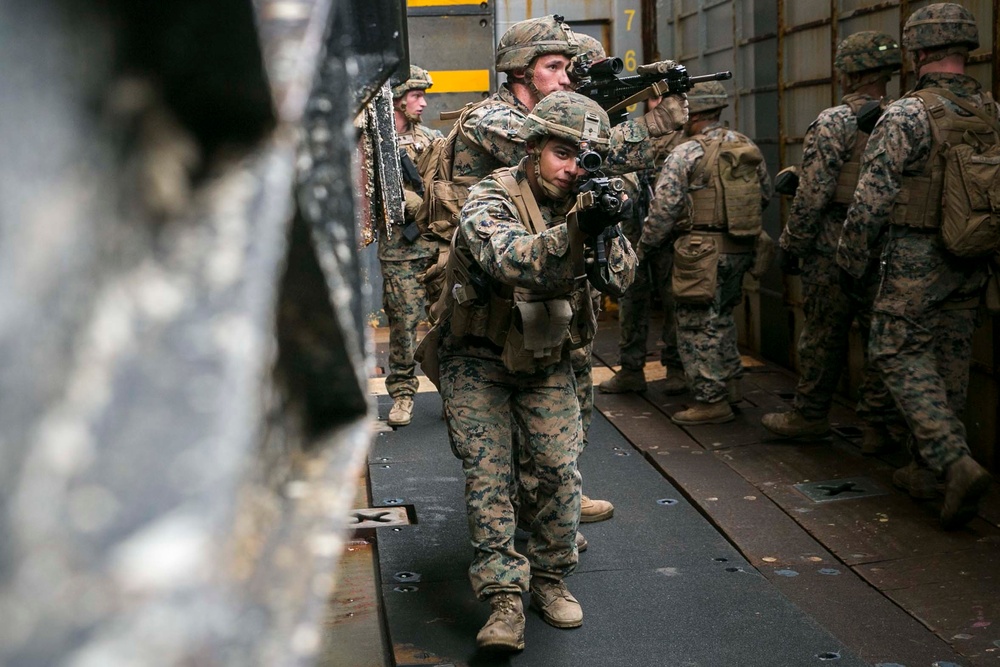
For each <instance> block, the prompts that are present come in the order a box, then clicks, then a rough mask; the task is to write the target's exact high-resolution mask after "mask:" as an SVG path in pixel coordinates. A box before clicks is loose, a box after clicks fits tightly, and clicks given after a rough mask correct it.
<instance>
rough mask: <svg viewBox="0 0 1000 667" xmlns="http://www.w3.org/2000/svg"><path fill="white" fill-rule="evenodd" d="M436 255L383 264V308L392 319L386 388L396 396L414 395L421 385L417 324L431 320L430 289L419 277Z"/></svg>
mask: <svg viewBox="0 0 1000 667" xmlns="http://www.w3.org/2000/svg"><path fill="white" fill-rule="evenodd" d="M435 259H436V258H434V257H427V258H422V259H406V260H401V261H391V262H390V261H385V260H383V261H382V262H381V265H382V308H383V309H384V310H385V316H386V318H387V319H388V320H389V373H388V374H387V375H386V378H385V389H386V391H387V392H388V393H389V396H391V397H392V398H399V397H401V396H413V394H415V393H416V392H417V387H419V386H420V381H419V380H418V379H417V375H416V368H417V364H416V362H415V361H414V360H413V353H414V352H415V351H416V349H417V326H418V325H419V324H420V323H421V322H422V321H424V320H426V319H427V311H426V304H427V290H426V287H425V286H424V285H423V284H422V283H421V282H420V280H419V279H418V278H417V276H419V275H421V274H422V273H424V272H425V271H426V270H427V269H428V268H429V267H430V266H431V265H433V264H434V261H435Z"/></svg>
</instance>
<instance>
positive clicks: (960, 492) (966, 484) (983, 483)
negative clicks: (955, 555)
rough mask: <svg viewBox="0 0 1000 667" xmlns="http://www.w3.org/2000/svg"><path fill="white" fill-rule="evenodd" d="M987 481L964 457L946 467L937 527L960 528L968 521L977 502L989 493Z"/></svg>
mask: <svg viewBox="0 0 1000 667" xmlns="http://www.w3.org/2000/svg"><path fill="white" fill-rule="evenodd" d="M991 479H992V478H991V477H990V474H989V473H988V472H986V469H985V468H983V467H982V466H981V465H979V464H978V463H976V462H975V460H973V458H972V457H971V456H969V455H968V454H966V455H964V456H963V457H962V458H960V459H959V460H957V461H955V462H954V463H952V464H951V465H950V466H948V470H947V472H946V473H945V488H944V506H943V507H942V508H941V527H942V528H944V529H945V530H952V529H954V528H961V527H962V526H964V525H965V524H967V523H968V522H969V521H970V520H972V518H973V517H974V516H976V512H977V511H978V510H979V501H980V500H982V497H983V496H984V495H986V492H987V491H989V489H990V483H991Z"/></svg>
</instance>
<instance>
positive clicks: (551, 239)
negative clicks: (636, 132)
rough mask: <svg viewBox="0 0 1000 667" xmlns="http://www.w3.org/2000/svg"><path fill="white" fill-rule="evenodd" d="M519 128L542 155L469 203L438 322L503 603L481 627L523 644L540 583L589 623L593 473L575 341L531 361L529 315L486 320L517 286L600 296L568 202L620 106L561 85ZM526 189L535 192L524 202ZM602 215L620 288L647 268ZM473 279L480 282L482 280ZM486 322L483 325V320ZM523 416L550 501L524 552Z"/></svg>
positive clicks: (478, 527)
mask: <svg viewBox="0 0 1000 667" xmlns="http://www.w3.org/2000/svg"><path fill="white" fill-rule="evenodd" d="M520 133H521V138H522V140H523V141H525V142H528V143H530V144H531V145H532V146H533V147H536V148H535V150H534V151H533V152H532V154H531V156H530V157H526V158H525V159H524V160H522V161H521V162H520V163H519V164H518V165H517V166H516V167H513V168H509V169H502V170H498V171H497V172H495V173H494V174H492V175H491V176H490V177H487V178H485V179H483V180H482V181H481V182H480V183H479V184H478V185H476V186H475V187H474V188H473V189H472V191H471V193H470V197H469V200H468V202H467V203H466V205H465V207H464V208H463V209H462V215H461V221H460V225H459V228H458V230H457V231H456V239H455V249H454V251H453V252H452V255H451V257H450V259H449V269H448V270H449V281H450V282H449V285H448V287H447V289H446V292H445V293H446V295H449V297H450V303H449V304H448V306H447V308H446V310H445V314H444V316H443V317H442V319H441V321H440V322H439V323H438V324H437V325H436V326H437V327H439V328H440V334H441V342H440V345H439V348H438V356H439V359H440V389H441V395H442V398H443V400H444V405H445V412H446V415H447V423H448V433H449V437H450V438H451V443H452V446H453V448H454V450H455V452H456V454H457V455H458V456H459V457H460V458H461V459H462V461H463V468H464V470H465V475H466V503H467V508H468V513H469V531H470V536H471V540H472V545H473V547H474V549H475V553H474V557H473V562H472V565H471V566H470V569H469V577H470V580H471V582H472V586H473V589H474V590H475V592H476V595H477V596H478V597H479V598H480V599H486V598H489V600H490V602H491V607H492V612H493V613H492V614H491V616H490V619H489V621H488V622H487V624H486V625H485V626H484V628H483V629H482V631H481V632H480V633H479V636H478V637H477V641H478V642H479V645H480V646H483V647H490V648H502V649H514V650H517V649H520V648H523V646H524V637H523V626H524V618H523V612H522V611H521V599H520V594H521V593H522V592H524V591H526V590H528V589H529V584H530V589H531V593H532V600H533V602H534V603H535V605H536V606H538V607H539V608H540V610H541V611H542V614H543V617H544V618H545V620H546V621H547V622H549V623H550V624H553V625H556V626H557V627H576V626H578V625H580V624H581V623H582V619H583V616H582V611H581V610H580V607H579V603H577V602H576V600H575V598H573V596H572V595H571V594H570V593H569V591H568V590H567V589H566V587H565V584H564V583H563V579H564V578H565V577H566V576H568V575H569V574H571V573H572V572H573V570H574V569H575V567H576V564H577V553H578V552H577V547H576V544H575V536H576V532H577V523H578V521H579V517H580V486H581V479H580V474H579V471H578V469H577V457H578V456H579V454H580V450H581V448H582V446H583V432H582V428H581V420H580V405H579V402H578V400H577V397H576V391H575V390H576V381H575V378H574V376H573V370H572V367H571V365H570V359H569V349H568V345H567V344H566V343H565V342H560V343H559V344H558V346H555V345H553V346H552V347H551V348H548V347H547V348H546V350H547V352H546V355H545V356H543V357H542V358H541V359H540V360H538V361H535V360H532V361H531V362H530V363H527V364H526V365H524V366H518V365H517V364H516V363H514V362H512V361H510V358H509V357H505V355H504V354H503V349H504V346H506V348H508V349H509V348H516V347H517V343H516V341H517V340H518V336H520V335H522V334H520V333H519V332H520V331H521V329H516V328H515V326H514V325H513V324H512V325H511V326H510V327H509V328H508V329H505V330H504V331H497V330H493V329H487V328H486V324H485V322H486V321H493V317H494V316H495V315H496V313H494V311H493V309H494V305H492V304H493V303H494V302H493V299H496V298H501V297H499V296H497V295H504V294H511V296H510V299H512V300H514V302H536V303H537V302H539V301H545V303H546V305H545V307H544V308H543V310H544V311H545V312H547V313H554V312H561V311H560V309H559V307H558V304H557V303H556V302H562V301H564V300H565V299H571V300H572V302H573V303H575V304H576V305H575V306H574V311H575V312H577V313H579V312H580V311H579V310H578V307H579V306H580V305H581V304H583V303H585V302H589V286H588V285H587V284H586V282H585V281H584V283H583V284H581V281H580V280H579V279H577V278H575V276H577V275H579V274H578V273H577V271H578V270H579V267H580V266H581V265H582V261H583V260H582V257H581V258H579V262H578V261H577V257H576V256H575V255H574V251H573V249H572V247H571V245H572V244H571V237H570V230H569V224H570V223H568V222H567V219H566V214H567V212H568V211H569V208H570V207H571V206H572V205H573V203H574V201H575V198H574V196H573V195H572V190H571V188H572V186H573V185H574V181H575V178H576V177H578V176H579V175H580V174H581V172H582V170H581V169H580V168H579V166H578V165H577V164H576V155H577V151H578V147H580V146H581V145H583V144H584V142H589V143H588V145H590V146H592V147H594V148H597V149H599V150H602V151H603V150H604V149H605V148H606V145H607V144H606V138H607V135H608V120H607V114H605V113H604V112H603V111H602V110H601V109H600V107H599V106H597V105H596V104H595V103H593V102H591V101H590V100H587V99H586V98H584V97H582V96H579V95H576V94H575V93H569V92H556V93H553V94H551V95H549V96H547V97H546V98H545V99H544V100H542V101H541V102H539V103H538V105H537V106H536V107H535V109H534V111H533V113H532V114H531V115H530V116H529V117H528V118H527V119H526V121H525V123H524V124H523V125H522V128H521V130H520ZM567 147H568V148H567ZM560 150H561V151H564V153H563V154H562V158H563V159H564V160H566V161H565V162H563V165H568V166H564V167H562V168H564V169H566V171H564V172H561V173H564V174H572V175H573V178H572V180H570V181H569V182H562V183H561V184H560V183H559V182H558V181H554V180H553V176H552V175H551V172H548V173H547V171H546V169H547V168H546V166H545V165H546V164H550V163H547V162H546V159H547V155H549V156H550V155H552V154H555V153H552V152H551V151H560ZM547 151H549V152H548V153H547ZM525 188H528V189H529V191H528V192H527V193H526V192H525ZM515 189H516V190H517V191H518V192H520V193H521V196H522V197H524V201H525V203H524V204H522V205H519V204H518V202H517V198H516V195H515V194H513V192H514V190H515ZM529 198H530V200H531V201H530V202H529V201H528V199H529ZM531 202H536V203H537V206H538V214H537V216H536V215H532V214H531V213H530V212H529V211H530V210H531V207H530V204H531ZM524 217H528V219H527V220H526V219H524ZM601 218H602V221H601V222H600V224H599V225H598V226H599V227H601V229H600V230H598V229H589V228H588V229H584V224H583V222H582V221H581V223H580V229H583V230H584V231H585V232H586V233H588V234H590V235H591V236H594V235H596V234H598V233H601V234H605V239H606V240H607V242H608V246H607V253H608V255H607V256H608V275H607V276H606V278H607V279H608V281H609V284H610V285H613V287H614V289H617V290H624V289H625V288H626V287H627V286H628V284H629V283H630V282H631V281H632V278H633V275H634V270H635V256H634V254H633V253H632V250H631V247H630V246H629V244H628V242H627V241H626V240H625V239H624V237H622V236H621V235H620V234H619V233H617V228H616V227H611V228H610V230H609V231H605V230H604V229H603V226H605V225H607V224H608V223H609V222H612V221H611V220H608V219H607V216H601ZM581 220H582V219H581ZM466 256H467V257H468V258H469V259H468V265H467V266H468V268H467V269H465V272H464V273H463V272H462V271H460V270H459V267H461V266H463V264H462V262H463V261H464V260H463V257H466ZM590 270H593V265H591V268H590ZM477 275H478V276H480V278H478V279H477V278H475V277H474V276H477ZM463 276H465V277H463ZM473 285H477V287H476V288H475V289H474V290H472V286H473ZM470 290H471V292H470ZM487 295H493V296H487ZM502 298H505V299H506V298H507V297H502ZM477 304H482V305H480V306H477ZM486 304H490V305H488V306H487V305H486ZM476 307H479V308H487V307H488V308H489V309H490V310H489V312H490V315H488V316H487V315H485V314H479V315H476V314H475V313H476V312H478V311H475V310H474V309H475V308H476ZM463 308H470V309H473V310H472V313H473V314H463V313H469V312H470V311H468V310H462V309H463ZM496 308H497V311H496V312H497V313H501V314H502V313H509V312H510V305H509V304H507V303H506V302H505V303H504V304H501V305H500V306H497V307H496ZM518 312H524V311H522V310H521V309H519V311H518ZM590 317H591V318H592V313H591V315H590ZM525 318H526V319H525V324H524V325H523V331H524V332H525V333H524V334H523V336H524V338H525V339H526V341H525V343H524V345H528V342H527V337H528V332H529V331H535V330H536V329H537V328H538V326H537V325H538V322H537V321H535V320H532V321H529V320H528V319H527V316H526V315H525ZM574 321H577V320H574ZM477 322H478V323H479V325H478V326H480V327H481V328H482V330H481V331H480V330H477V329H475V326H477V325H476V323H477ZM554 322H555V320H549V321H548V324H546V325H544V326H542V328H543V329H544V330H545V331H546V332H547V333H546V335H547V336H549V337H550V339H551V337H552V336H555V337H556V338H559V339H561V337H562V335H564V334H567V333H570V334H572V331H574V326H575V325H572V324H570V323H569V322H568V321H563V322H562V324H560V325H556V324H555V323H554ZM592 325H593V323H592V322H591V326H592ZM459 327H462V328H463V329H459ZM563 327H565V329H563ZM463 330H464V332H463ZM460 334H461V335H460ZM556 334H559V335H558V336H556ZM505 358H507V361H506V362H505ZM529 358H530V355H529ZM536 358H537V355H536ZM515 425H516V426H517V427H518V428H519V432H520V434H521V437H522V442H521V443H520V447H521V448H522V449H523V450H524V451H525V452H527V453H528V454H530V457H531V461H532V463H533V468H534V471H535V475H536V476H537V478H538V485H537V489H536V494H537V499H536V503H537V505H536V507H537V512H536V514H535V516H534V518H533V520H532V523H531V526H530V528H531V537H530V538H529V540H528V547H527V551H526V553H525V554H521V553H519V552H518V551H517V550H516V549H515V547H514V527H515V523H516V519H517V517H516V511H515V503H516V498H515V497H514V496H515V495H516V494H513V493H512V492H511V490H512V488H513V486H514V483H515V469H514V468H515V466H514V461H515V460H516V454H515V452H514V451H513V445H512V427H514V426H515Z"/></svg>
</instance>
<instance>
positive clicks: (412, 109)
mask: <svg viewBox="0 0 1000 667" xmlns="http://www.w3.org/2000/svg"><path fill="white" fill-rule="evenodd" d="M425 108H427V97H426V96H425V95H424V91H422V90H408V91H406V94H405V95H403V96H402V97H400V98H398V99H397V100H396V110H397V111H401V112H403V113H405V114H406V116H407V118H410V119H411V120H420V114H422V113H423V112H424V109H425Z"/></svg>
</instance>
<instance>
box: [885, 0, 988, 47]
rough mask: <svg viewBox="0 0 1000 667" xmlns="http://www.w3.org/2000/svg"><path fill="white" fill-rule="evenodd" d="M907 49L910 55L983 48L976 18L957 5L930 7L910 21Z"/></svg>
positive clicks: (905, 38) (906, 29) (906, 30)
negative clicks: (952, 48) (933, 50)
mask: <svg viewBox="0 0 1000 667" xmlns="http://www.w3.org/2000/svg"><path fill="white" fill-rule="evenodd" d="M903 46H904V47H905V48H906V50H907V51H909V52H910V53H916V52H917V51H919V50H920V49H940V48H944V47H948V46H966V47H968V48H969V50H970V51H971V50H972V49H976V48H978V47H979V29H978V27H977V26H976V17H975V16H973V15H972V12H970V11H969V10H968V9H966V8H965V7H963V6H962V5H959V4H956V3H954V2H938V3H935V4H933V5H927V6H926V7H922V8H920V9H918V10H917V11H915V12H913V13H912V14H910V18H908V19H906V23H905V24H904V25H903Z"/></svg>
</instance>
